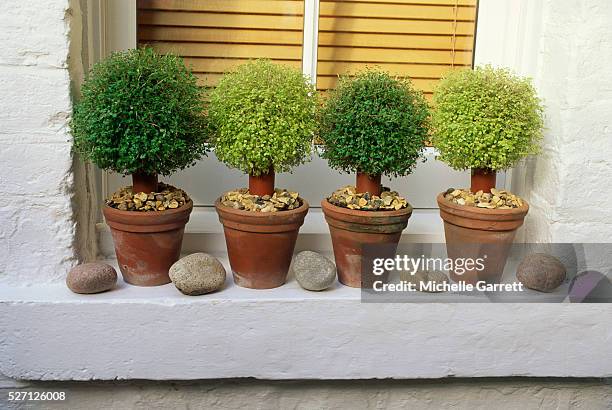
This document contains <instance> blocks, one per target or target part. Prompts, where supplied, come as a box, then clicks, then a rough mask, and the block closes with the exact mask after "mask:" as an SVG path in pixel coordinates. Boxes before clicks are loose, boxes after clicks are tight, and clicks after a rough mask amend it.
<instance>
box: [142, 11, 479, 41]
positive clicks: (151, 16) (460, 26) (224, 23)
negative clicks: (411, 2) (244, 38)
mask: <svg viewBox="0 0 612 410" xmlns="http://www.w3.org/2000/svg"><path fill="white" fill-rule="evenodd" d="M138 24H147V25H161V26H180V27H230V28H246V29H275V30H302V18H301V17H295V16H267V15H247V14H213V13H190V12H172V11H150V10H142V11H140V12H139V13H138ZM456 26H457V27H456V28H457V31H456V34H460V35H473V31H474V23H466V22H458V23H456ZM319 30H320V31H324V32H325V31H348V32H367V33H399V34H446V35H449V34H452V33H453V32H454V31H455V23H454V22H452V21H423V20H384V21H381V20H379V19H370V18H350V17H321V18H320V19H319Z"/></svg>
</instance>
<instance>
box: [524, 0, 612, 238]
mask: <svg viewBox="0 0 612 410" xmlns="http://www.w3.org/2000/svg"><path fill="white" fill-rule="evenodd" d="M611 22H612V2H610V1H600V0H567V1H557V0H546V1H545V4H544V25H543V29H542V37H541V39H540V54H539V61H538V69H537V72H536V73H535V81H536V84H537V86H538V89H539V92H540V95H541V96H542V97H543V98H544V100H545V105H546V116H547V121H546V125H547V128H548V129H547V132H546V137H545V142H544V153H543V155H541V156H540V157H538V158H537V159H535V161H533V162H532V164H531V166H532V169H531V170H530V173H528V175H527V183H526V186H525V189H524V190H523V194H524V195H526V196H527V197H528V198H529V200H530V203H531V205H532V209H531V211H530V215H529V217H528V219H527V221H526V231H527V235H526V237H527V238H530V237H531V238H537V239H539V240H545V241H552V242H612V206H610V204H611V203H612V191H611V190H610V187H611V186H612V24H611ZM529 174H531V175H529Z"/></svg>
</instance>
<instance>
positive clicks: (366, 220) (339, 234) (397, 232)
mask: <svg viewBox="0 0 612 410" xmlns="http://www.w3.org/2000/svg"><path fill="white" fill-rule="evenodd" d="M321 207H322V208H323V213H324V214H325V220H326V221H327V224H328V225H329V232H330V235H331V239H332V246H333V248H334V258H335V260H336V268H337V270H338V280H339V281H340V282H341V283H342V284H344V285H346V286H350V287H353V288H361V287H363V288H365V289H368V288H371V286H372V283H373V281H374V280H381V279H384V278H381V277H374V276H373V274H372V272H370V269H367V267H369V266H372V262H373V259H374V258H394V257H395V253H396V251H397V245H398V243H399V240H400V238H401V236H402V231H403V230H404V229H405V228H406V226H407V225H408V219H409V218H410V216H411V215H412V207H410V206H408V207H406V208H404V209H399V210H396V211H360V210H354V209H349V208H342V207H339V206H336V205H333V204H331V203H329V201H328V200H327V199H324V200H323V201H321ZM366 247H367V248H366ZM364 251H365V252H364ZM362 266H363V267H364V268H366V269H364V272H363V273H364V274H363V275H362Z"/></svg>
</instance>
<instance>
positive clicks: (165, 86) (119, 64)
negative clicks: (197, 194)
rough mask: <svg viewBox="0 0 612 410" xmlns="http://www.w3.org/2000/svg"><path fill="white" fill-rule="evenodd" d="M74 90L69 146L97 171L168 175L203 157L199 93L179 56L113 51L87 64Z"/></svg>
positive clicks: (193, 78) (203, 130) (203, 106)
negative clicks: (78, 88)
mask: <svg viewBox="0 0 612 410" xmlns="http://www.w3.org/2000/svg"><path fill="white" fill-rule="evenodd" d="M81 93H82V97H81V99H80V101H78V102H77V103H76V104H75V107H74V112H73V117H72V121H71V124H70V126H71V130H72V135H73V137H74V146H75V149H76V151H78V152H79V153H81V154H82V155H83V156H84V158H85V159H87V160H90V161H92V162H93V163H95V164H96V165H98V166H99V167H100V168H103V169H110V170H113V171H116V172H119V173H122V174H132V173H135V172H142V173H147V174H162V175H169V174H171V173H172V172H174V171H175V170H177V169H183V168H185V167H187V166H190V165H193V164H194V162H195V161H196V160H197V159H199V158H201V157H202V155H204V154H205V153H206V144H205V142H206V129H207V127H206V121H205V115H204V109H205V105H204V100H203V91H202V89H201V88H200V87H198V85H197V83H196V77H195V76H194V75H193V74H192V73H191V72H190V71H189V70H188V69H187V68H186V67H185V65H184V63H183V60H182V59H181V58H180V57H176V56H171V55H159V54H157V53H155V52H154V51H153V50H152V49H150V48H143V49H137V50H129V51H126V52H120V53H114V54H113V55H111V56H110V57H109V58H107V59H106V60H104V61H101V62H100V63H98V64H96V65H95V66H94V67H93V69H92V70H91V72H90V73H89V75H88V77H87V79H86V81H85V83H84V84H83V86H82V88H81Z"/></svg>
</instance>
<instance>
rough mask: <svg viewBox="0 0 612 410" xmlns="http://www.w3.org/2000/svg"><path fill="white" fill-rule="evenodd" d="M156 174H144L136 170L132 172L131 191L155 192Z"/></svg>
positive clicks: (156, 186) (156, 185)
mask: <svg viewBox="0 0 612 410" xmlns="http://www.w3.org/2000/svg"><path fill="white" fill-rule="evenodd" d="M157 188H158V184H157V175H155V174H153V175H152V174H144V173H141V172H136V173H134V174H132V191H133V192H134V193H137V192H146V193H147V194H148V193H151V192H157Z"/></svg>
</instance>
